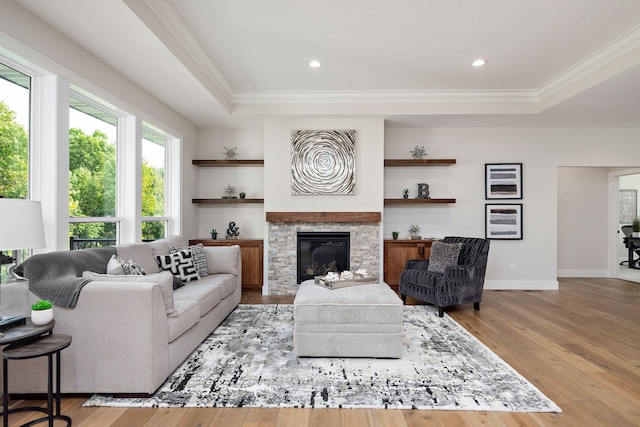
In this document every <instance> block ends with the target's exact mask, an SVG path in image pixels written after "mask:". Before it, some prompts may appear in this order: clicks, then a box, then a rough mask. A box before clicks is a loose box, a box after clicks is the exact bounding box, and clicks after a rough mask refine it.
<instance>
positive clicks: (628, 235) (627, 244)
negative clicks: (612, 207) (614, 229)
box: [620, 225, 640, 268]
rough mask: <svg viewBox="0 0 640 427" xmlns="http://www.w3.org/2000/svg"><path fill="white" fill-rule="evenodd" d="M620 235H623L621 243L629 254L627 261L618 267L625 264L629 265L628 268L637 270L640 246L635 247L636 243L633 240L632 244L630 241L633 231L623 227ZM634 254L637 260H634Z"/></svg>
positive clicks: (628, 227) (629, 227)
mask: <svg viewBox="0 0 640 427" xmlns="http://www.w3.org/2000/svg"><path fill="white" fill-rule="evenodd" d="M622 233H623V234H624V237H623V239H622V241H623V242H624V246H625V248H627V250H628V252H629V256H628V259H627V260H626V261H622V262H621V263H620V265H623V264H624V263H627V264H628V265H629V268H638V267H636V264H638V262H639V261H640V246H637V244H638V242H637V241H635V239H634V242H632V241H631V239H630V238H631V236H632V233H633V229H632V227H631V226H630V225H623V226H622ZM634 254H635V255H638V258H634Z"/></svg>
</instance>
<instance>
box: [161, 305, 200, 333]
mask: <svg viewBox="0 0 640 427" xmlns="http://www.w3.org/2000/svg"><path fill="white" fill-rule="evenodd" d="M175 307H176V311H177V312H178V316H176V317H172V318H170V319H169V322H168V326H169V342H172V341H173V340H175V339H176V338H178V337H179V336H180V335H182V334H183V333H185V332H186V331H188V330H189V329H190V328H191V327H192V326H193V325H195V324H197V323H198V322H199V321H200V306H199V304H198V301H195V300H190V299H183V300H176V302H175Z"/></svg>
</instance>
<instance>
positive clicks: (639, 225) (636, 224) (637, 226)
mask: <svg viewBox="0 0 640 427" xmlns="http://www.w3.org/2000/svg"><path fill="white" fill-rule="evenodd" d="M631 230H632V231H635V232H636V233H637V232H638V231H640V217H638V218H636V219H634V220H633V224H632V225H631Z"/></svg>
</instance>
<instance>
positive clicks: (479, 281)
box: [400, 236, 489, 317]
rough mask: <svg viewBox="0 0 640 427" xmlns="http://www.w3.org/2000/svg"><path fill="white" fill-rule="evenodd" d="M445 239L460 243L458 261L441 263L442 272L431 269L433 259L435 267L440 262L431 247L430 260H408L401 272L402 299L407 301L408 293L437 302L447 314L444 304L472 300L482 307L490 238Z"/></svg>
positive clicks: (420, 298)
mask: <svg viewBox="0 0 640 427" xmlns="http://www.w3.org/2000/svg"><path fill="white" fill-rule="evenodd" d="M443 243H454V244H455V243H459V244H461V245H460V252H459V255H458V259H457V263H456V262H453V263H452V265H446V266H445V265H442V268H441V270H442V271H443V272H439V271H431V270H432V268H429V262H430V261H431V262H432V264H433V265H432V267H434V266H435V263H436V262H441V260H436V259H435V258H434V255H435V254H434V252H435V251H432V258H431V260H409V261H407V264H406V266H405V269H404V271H403V272H402V274H401V275H400V295H401V297H402V301H403V302H404V303H406V302H407V295H408V296H410V297H412V298H415V299H418V300H421V301H426V302H428V303H431V304H435V305H436V306H437V307H438V315H439V316H440V317H442V316H443V315H444V307H449V306H452V305H456V304H466V303H473V307H474V308H475V309H476V310H480V301H481V300H482V290H483V288H484V275H485V272H486V270H487V258H488V256H489V240H487V239H479V238H471V237H451V236H448V237H445V238H444V240H443ZM434 245H435V243H434ZM454 246H455V245H454ZM443 247H444V246H443ZM433 249H435V247H434V248H433Z"/></svg>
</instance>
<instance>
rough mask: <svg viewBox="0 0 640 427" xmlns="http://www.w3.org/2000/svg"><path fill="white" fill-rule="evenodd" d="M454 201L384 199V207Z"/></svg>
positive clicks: (452, 200) (454, 200)
mask: <svg viewBox="0 0 640 427" xmlns="http://www.w3.org/2000/svg"><path fill="white" fill-rule="evenodd" d="M455 202H456V199H433V198H431V199H384V204H385V205H395V204H398V205H419V204H424V203H455Z"/></svg>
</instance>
